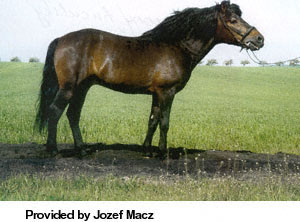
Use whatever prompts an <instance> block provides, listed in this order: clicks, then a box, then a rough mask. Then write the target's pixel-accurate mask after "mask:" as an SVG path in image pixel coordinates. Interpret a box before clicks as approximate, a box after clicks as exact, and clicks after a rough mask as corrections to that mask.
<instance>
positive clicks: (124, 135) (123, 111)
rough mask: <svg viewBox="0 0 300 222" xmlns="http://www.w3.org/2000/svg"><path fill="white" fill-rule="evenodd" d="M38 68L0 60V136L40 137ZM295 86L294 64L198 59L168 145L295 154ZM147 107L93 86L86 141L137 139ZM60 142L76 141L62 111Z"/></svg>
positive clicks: (146, 100)
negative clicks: (210, 63)
mask: <svg viewBox="0 0 300 222" xmlns="http://www.w3.org/2000/svg"><path fill="white" fill-rule="evenodd" d="M42 67H43V65H42V64H27V63H0V77H1V81H0V126H1V127H0V142H2V143H26V142H32V141H33V142H38V143H45V141H46V138H45V135H42V136H40V135H38V134H36V133H33V130H32V126H33V121H34V118H35V102H36V99H37V95H38V90H39V83H40V81H41V75H42ZM299 86H300V70H299V69H297V68H276V67H272V68H261V67H259V68H238V67H230V68H225V67H203V66H201V67H199V68H197V69H196V70H195V71H194V73H193V74H192V78H191V79H190V81H189V83H188V85H187V86H186V88H185V89H184V90H183V91H182V92H180V93H179V94H178V95H177V96H176V97H175V101H174V105H173V108H172V113H171V120H170V131H169V134H168V145H169V147H187V148H197V149H204V150H207V149H217V150H233V151H234V150H249V151H252V152H258V153H277V152H285V153H294V154H300V149H299V147H298V146H299V143H300V112H299V110H300V87H299ZM150 106H151V97H150V96H145V95H126V94H122V93H118V92H114V91H111V90H109V89H106V88H104V87H99V86H94V87H92V89H91V90H90V91H89V93H88V96H87V100H86V103H85V106H84V108H83V112H82V118H81V129H82V133H83V137H84V141H85V142H88V143H96V142H103V143H107V144H112V143H124V144H142V142H143V139H144V136H145V135H146V130H147V119H148V116H149V112H150ZM58 142H59V143H72V142H73V139H72V135H71V130H70V128H69V125H68V121H67V118H66V116H65V115H63V118H62V119H61V121H60V122H59V130H58ZM157 144H158V133H156V136H155V138H154V145H157Z"/></svg>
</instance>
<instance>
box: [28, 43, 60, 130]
mask: <svg viewBox="0 0 300 222" xmlns="http://www.w3.org/2000/svg"><path fill="white" fill-rule="evenodd" d="M58 40H59V39H58V38H57V39H55V40H53V41H52V42H51V43H50V45H49V47H48V51H47V57H46V62H45V66H44V70H43V79H42V83H41V90H40V95H39V98H38V101H37V114H36V118H35V125H34V126H35V129H38V130H39V132H40V133H41V132H42V131H43V130H44V129H45V127H46V126H47V125H48V119H49V108H50V105H51V103H52V102H53V100H54V98H55V96H56V93H57V91H58V81H57V75H56V71H55V66H54V52H55V49H56V46H57V43H58Z"/></svg>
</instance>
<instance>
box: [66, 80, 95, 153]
mask: <svg viewBox="0 0 300 222" xmlns="http://www.w3.org/2000/svg"><path fill="white" fill-rule="evenodd" d="M90 87H91V84H88V85H81V86H79V87H78V88H77V89H76V90H75V92H74V95H73V98H72V100H71V101H70V105H69V107H68V111H67V117H68V120H69V123H70V127H71V130H72V134H73V138H74V145H75V149H77V150H79V151H80V152H83V150H82V148H83V147H84V143H83V140H82V135H81V132H80V128H79V120H80V114H81V110H82V107H83V104H84V101H85V97H86V94H87V92H88V90H89V88H90Z"/></svg>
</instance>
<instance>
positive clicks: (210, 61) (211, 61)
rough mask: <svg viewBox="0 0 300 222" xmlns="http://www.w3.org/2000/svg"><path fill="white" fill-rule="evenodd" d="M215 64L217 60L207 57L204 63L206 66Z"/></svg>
mask: <svg viewBox="0 0 300 222" xmlns="http://www.w3.org/2000/svg"><path fill="white" fill-rule="evenodd" d="M217 64H218V61H217V60H216V59H209V60H207V63H206V65H207V66H213V65H217Z"/></svg>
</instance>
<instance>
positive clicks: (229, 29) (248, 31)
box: [219, 15, 256, 49]
mask: <svg viewBox="0 0 300 222" xmlns="http://www.w3.org/2000/svg"><path fill="white" fill-rule="evenodd" d="M219 18H220V19H221V21H222V22H223V25H224V27H225V28H226V29H227V30H228V31H229V32H230V33H231V35H232V36H233V37H234V39H235V40H236V41H237V42H238V43H239V44H240V45H241V46H242V49H243V48H247V45H246V44H245V43H244V42H243V41H244V40H245V39H246V38H247V36H248V35H250V33H251V32H252V31H253V30H254V29H256V28H255V27H254V26H250V28H249V29H248V30H247V32H246V33H245V34H243V33H241V32H240V31H239V30H237V29H235V28H232V27H229V26H228V25H227V24H226V22H225V20H224V17H223V16H221V15H219ZM234 33H236V34H238V35H239V36H241V37H242V38H241V40H239V39H238V38H237V37H236V36H235V34H234Z"/></svg>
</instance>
